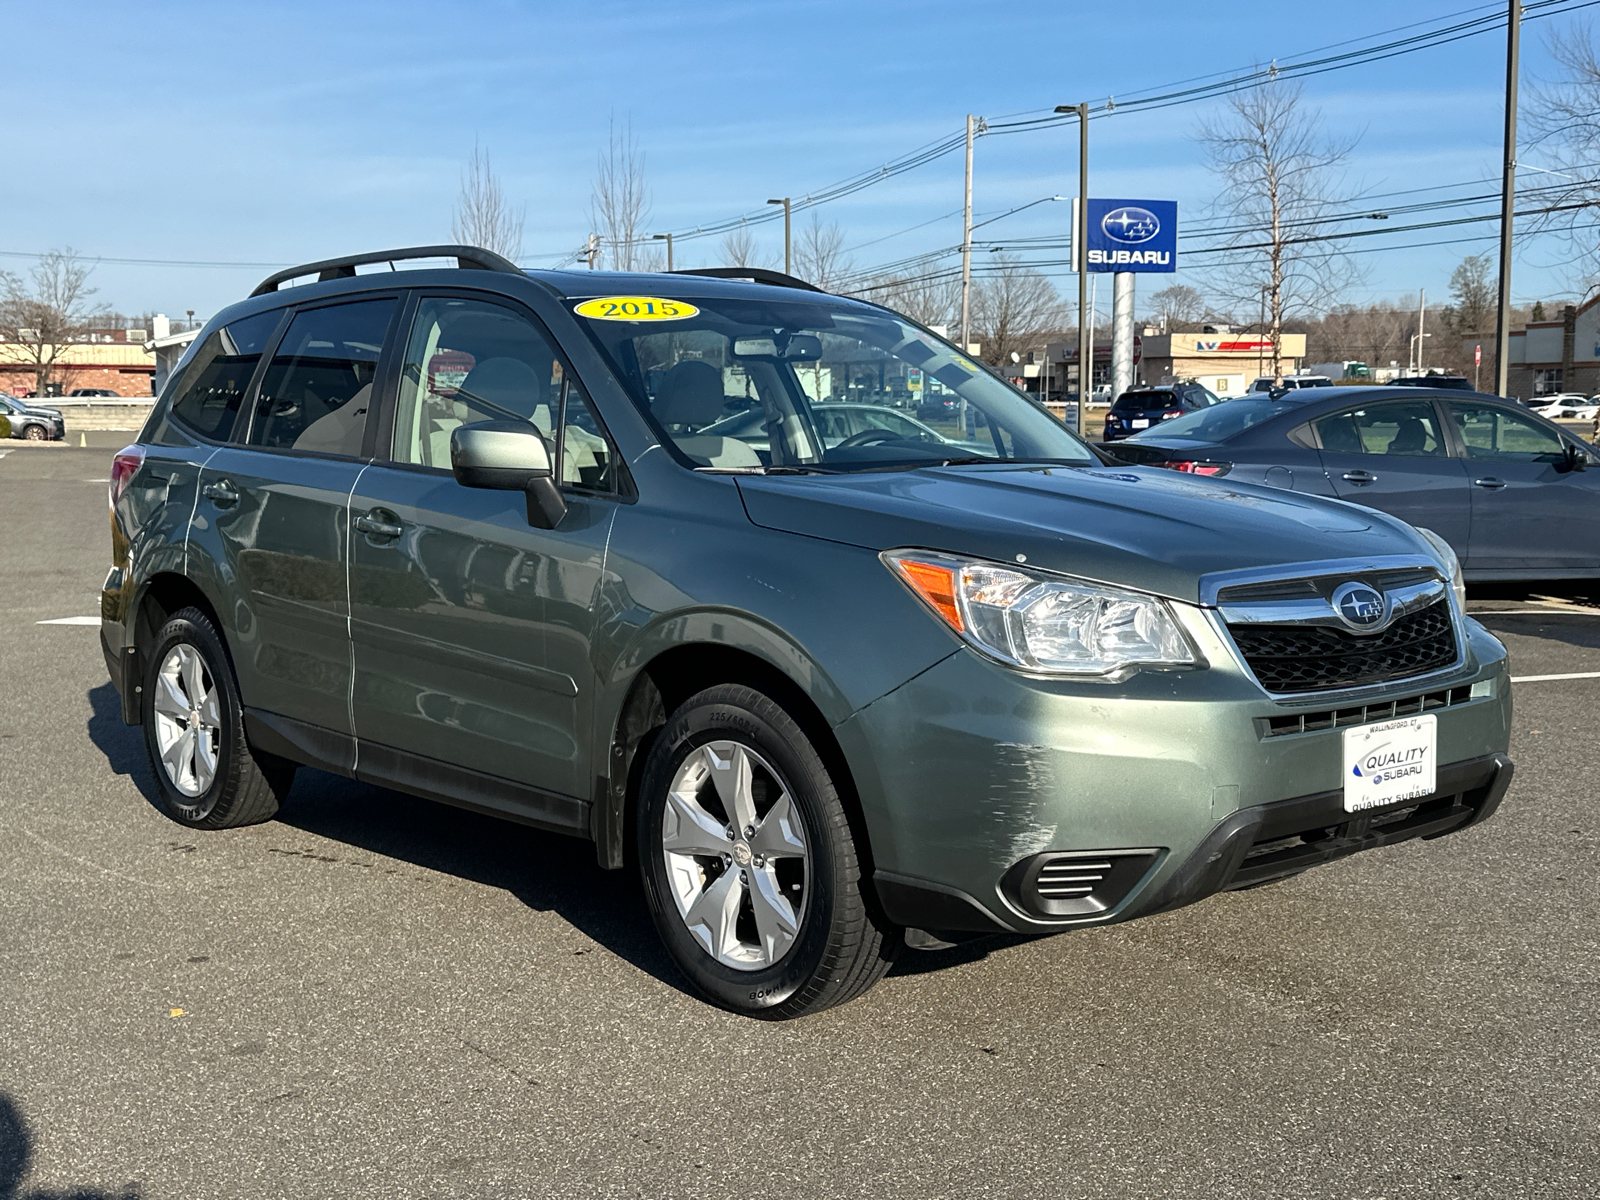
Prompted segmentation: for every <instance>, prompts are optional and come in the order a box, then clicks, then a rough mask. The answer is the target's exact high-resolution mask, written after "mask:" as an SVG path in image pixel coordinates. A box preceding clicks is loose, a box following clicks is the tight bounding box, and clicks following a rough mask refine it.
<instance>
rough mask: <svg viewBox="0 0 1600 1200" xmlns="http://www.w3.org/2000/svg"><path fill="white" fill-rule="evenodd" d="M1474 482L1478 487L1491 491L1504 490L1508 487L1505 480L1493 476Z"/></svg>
mask: <svg viewBox="0 0 1600 1200" xmlns="http://www.w3.org/2000/svg"><path fill="white" fill-rule="evenodd" d="M1472 482H1473V483H1474V484H1476V485H1477V486H1478V487H1481V488H1488V489H1490V490H1491V491H1493V490H1495V489H1496V488H1503V487H1505V485H1506V481H1505V480H1504V479H1495V478H1494V477H1493V476H1490V477H1488V478H1486V479H1474V480H1473V481H1472Z"/></svg>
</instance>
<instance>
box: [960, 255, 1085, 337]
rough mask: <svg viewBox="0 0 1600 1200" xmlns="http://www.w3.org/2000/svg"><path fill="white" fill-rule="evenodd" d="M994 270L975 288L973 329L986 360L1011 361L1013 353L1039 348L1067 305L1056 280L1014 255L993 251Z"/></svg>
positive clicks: (1060, 322)
mask: <svg viewBox="0 0 1600 1200" xmlns="http://www.w3.org/2000/svg"><path fill="white" fill-rule="evenodd" d="M994 259H995V261H994V264H993V269H992V270H990V271H989V272H987V273H986V274H984V275H983V276H982V277H981V278H980V280H979V281H978V282H977V285H976V286H975V287H974V288H973V289H972V329H973V333H974V334H975V335H976V336H977V338H978V339H979V340H980V341H981V342H982V343H983V358H984V361H985V362H989V363H995V364H998V363H1001V362H1009V361H1010V357H1011V354H1012V353H1013V352H1015V353H1018V354H1022V353H1025V352H1027V351H1029V350H1036V349H1039V348H1040V347H1041V346H1042V345H1043V343H1044V340H1045V338H1046V336H1047V335H1048V334H1051V333H1055V332H1059V331H1060V330H1061V328H1062V327H1063V325H1064V323H1065V310H1064V308H1063V306H1062V304H1061V297H1060V296H1059V295H1057V294H1056V289H1055V285H1054V284H1052V283H1051V282H1050V281H1049V280H1048V279H1046V278H1045V277H1044V276H1043V275H1042V274H1040V273H1039V272H1038V271H1037V270H1035V269H1034V268H1032V267H1029V266H1024V265H1023V264H1022V263H1020V262H1018V261H1017V260H1016V258H1015V257H1014V256H1012V255H1010V254H1005V253H1000V254H996V255H995V256H994Z"/></svg>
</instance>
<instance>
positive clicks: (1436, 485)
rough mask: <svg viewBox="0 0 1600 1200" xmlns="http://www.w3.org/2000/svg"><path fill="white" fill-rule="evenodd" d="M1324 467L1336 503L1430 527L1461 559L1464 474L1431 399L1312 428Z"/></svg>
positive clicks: (1466, 523) (1467, 515)
mask: <svg viewBox="0 0 1600 1200" xmlns="http://www.w3.org/2000/svg"><path fill="white" fill-rule="evenodd" d="M1316 431H1317V439H1318V442H1319V443H1320V447H1321V449H1320V451H1319V452H1320V454H1321V456H1322V469H1323V471H1324V472H1325V473H1326V474H1327V476H1328V482H1329V483H1330V484H1332V485H1333V491H1334V494H1335V495H1336V496H1338V497H1339V499H1341V500H1350V501H1352V502H1354V503H1356V504H1365V505H1366V506H1368V507H1369V508H1375V509H1377V510H1378V511H1379V512H1386V513H1388V514H1389V515H1390V516H1395V517H1399V518H1400V519H1401V520H1402V521H1405V522H1407V523H1409V524H1411V525H1417V526H1421V527H1422V528H1424V529H1431V530H1433V531H1434V532H1435V533H1437V534H1438V535H1439V536H1440V537H1442V538H1444V540H1445V541H1447V542H1449V543H1450V548H1451V549H1452V550H1454V551H1455V552H1456V554H1458V555H1460V556H1461V557H1462V558H1463V560H1464V559H1465V557H1466V550H1467V542H1468V536H1469V530H1470V528H1471V521H1472V501H1471V498H1470V497H1469V495H1468V487H1467V472H1466V468H1465V464H1463V463H1462V461H1461V460H1460V459H1459V458H1452V457H1450V452H1449V447H1448V443H1447V442H1446V441H1445V437H1444V431H1443V430H1442V429H1441V428H1440V427H1439V417H1438V413H1437V411H1436V410H1435V409H1434V406H1433V402H1432V401H1431V400H1389V401H1380V402H1379V403H1376V404H1366V405H1362V406H1361V407H1359V408H1350V409H1346V410H1344V411H1343V412H1337V413H1334V414H1333V415H1332V416H1327V417H1323V418H1322V419H1321V420H1319V421H1317V422H1316Z"/></svg>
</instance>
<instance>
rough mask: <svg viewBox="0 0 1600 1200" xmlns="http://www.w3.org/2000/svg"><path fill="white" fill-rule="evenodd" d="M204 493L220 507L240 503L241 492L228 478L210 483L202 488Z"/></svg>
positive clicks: (228, 506) (201, 490) (229, 506)
mask: <svg viewBox="0 0 1600 1200" xmlns="http://www.w3.org/2000/svg"><path fill="white" fill-rule="evenodd" d="M200 492H201V494H202V495H204V496H205V497H206V498H207V499H208V500H210V501H212V502H213V503H214V504H216V506H217V507H218V508H231V507H233V506H234V505H235V504H237V503H239V493H238V492H237V491H236V490H235V489H234V486H233V484H231V483H229V482H228V481H227V480H226V479H219V480H217V482H215V483H208V484H206V485H205V487H203V488H201V489H200Z"/></svg>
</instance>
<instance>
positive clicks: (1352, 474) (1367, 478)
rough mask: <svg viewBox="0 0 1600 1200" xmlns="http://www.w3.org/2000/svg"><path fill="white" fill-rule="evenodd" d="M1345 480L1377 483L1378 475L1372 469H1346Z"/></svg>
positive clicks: (1347, 481) (1348, 481)
mask: <svg viewBox="0 0 1600 1200" xmlns="http://www.w3.org/2000/svg"><path fill="white" fill-rule="evenodd" d="M1344 481H1345V482H1346V483H1377V482H1378V477H1377V476H1376V475H1374V474H1373V473H1372V472H1371V471H1346V472H1345V473H1344Z"/></svg>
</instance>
